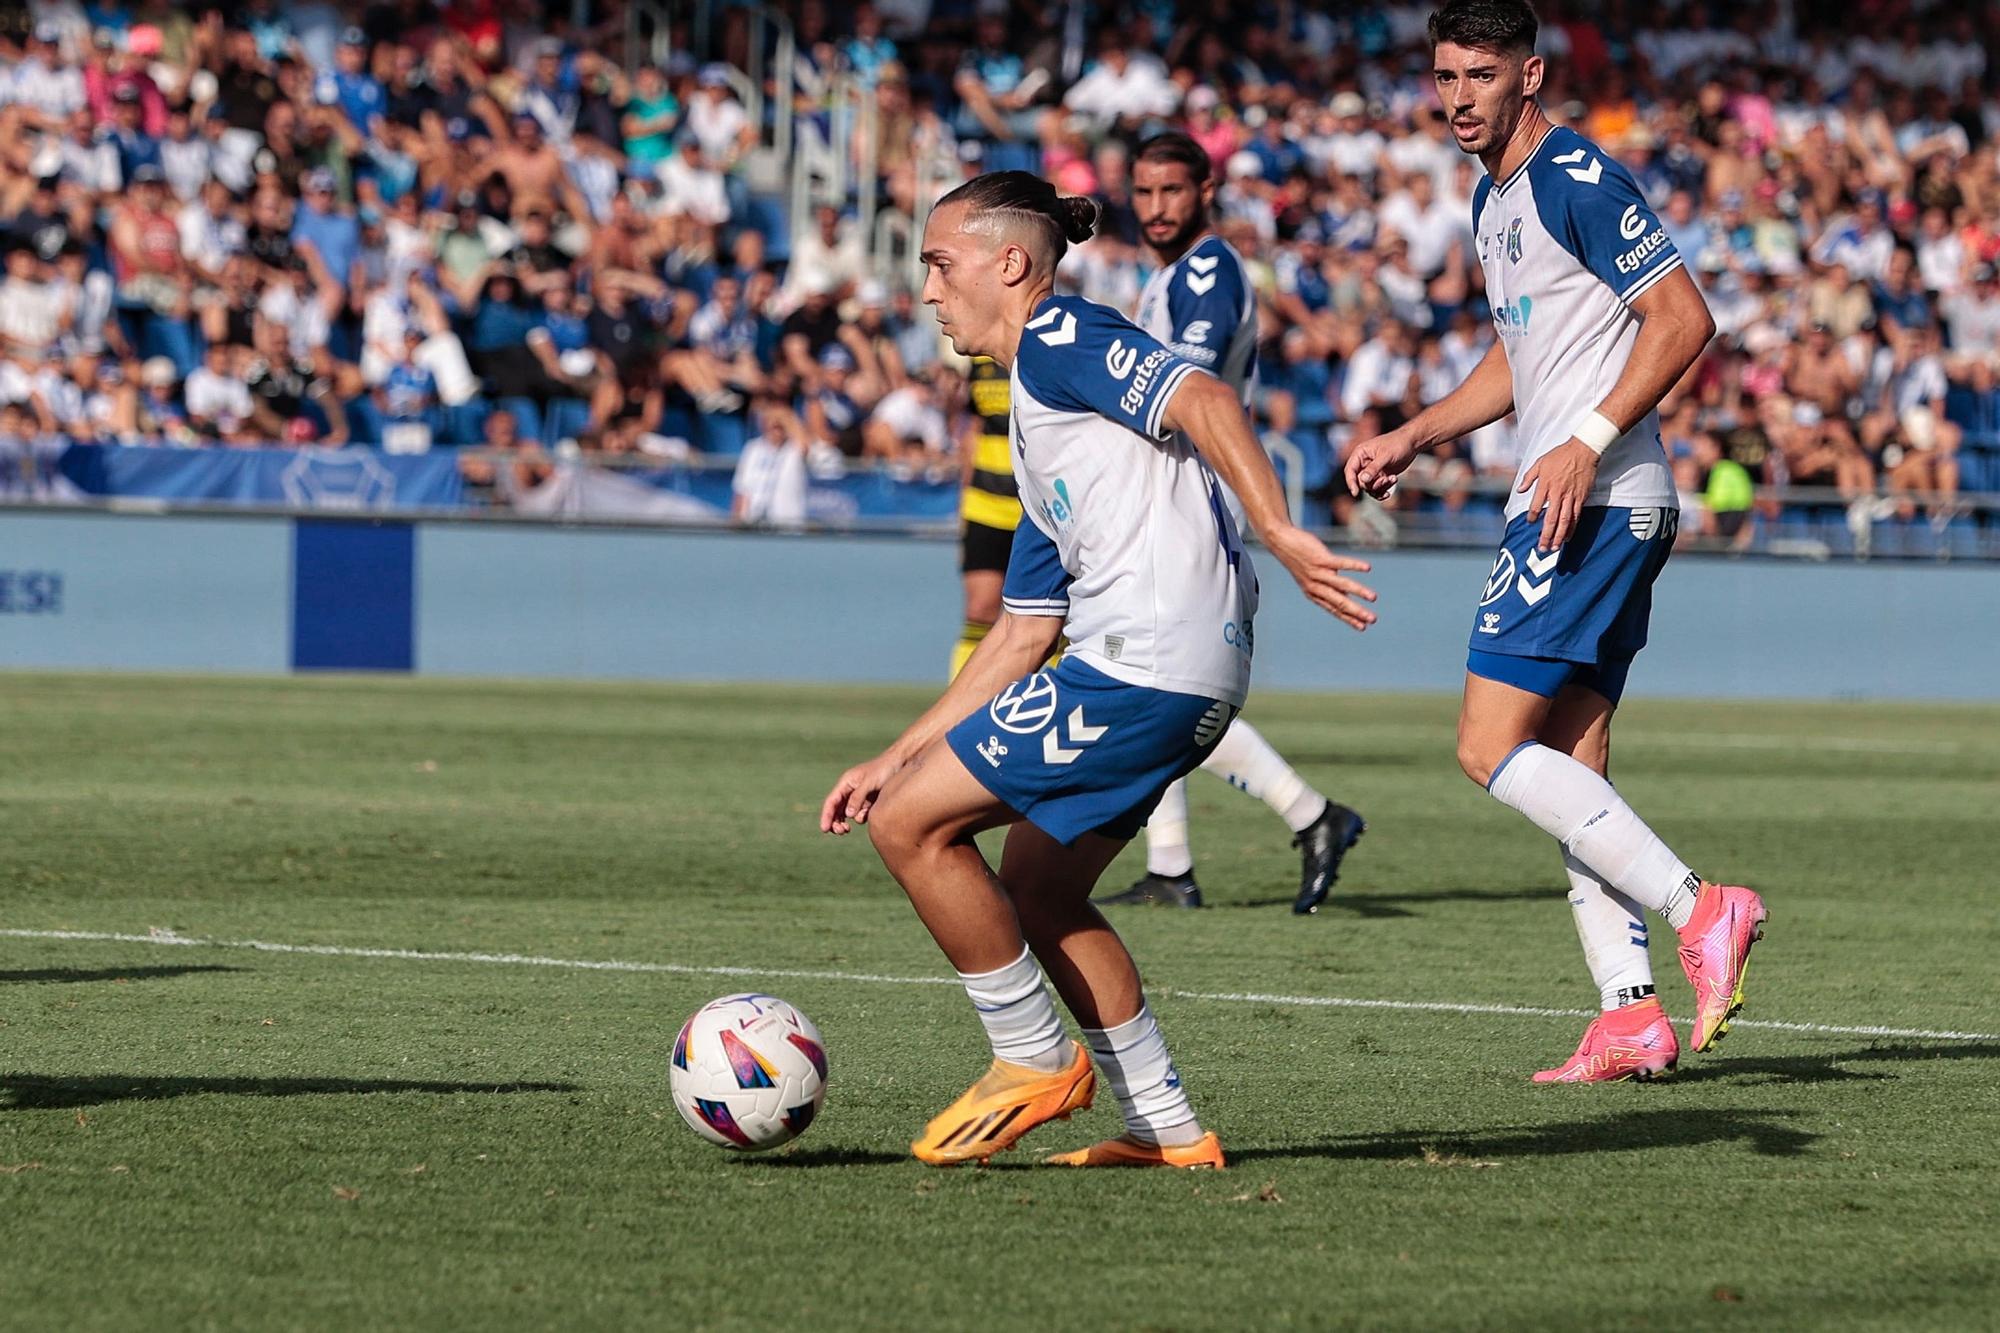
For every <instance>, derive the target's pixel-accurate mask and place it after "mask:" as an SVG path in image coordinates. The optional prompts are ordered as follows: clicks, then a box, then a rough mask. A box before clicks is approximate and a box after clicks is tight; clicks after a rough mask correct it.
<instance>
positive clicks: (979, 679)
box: [819, 611, 1063, 834]
mask: <svg viewBox="0 0 2000 1333" xmlns="http://www.w3.org/2000/svg"><path fill="white" fill-rule="evenodd" d="M1062 627H1063V622H1062V617H1061V616H1017V615H1015V614H1013V613H1012V612H1008V611H1003V612H1001V613H1000V619H999V620H998V621H996V622H995V623H994V626H993V628H992V629H991V630H990V631H988V632H987V635H986V637H985V638H984V639H982V640H980V642H979V647H978V648H977V649H975V650H974V651H973V654H972V656H971V657H970V658H968V659H966V663H965V667H964V669H963V670H961V671H960V672H959V673H958V675H957V676H956V677H954V678H953V680H952V682H951V684H950V685H948V686H947V687H945V692H944V693H943V694H942V695H940V696H938V701H937V702H936V703H934V704H932V705H931V706H930V707H929V708H927V709H925V710H924V713H923V715H922V716H921V717H919V718H918V719H917V720H916V721H915V722H912V723H911V724H910V725H909V727H908V728H907V729H906V730H905V731H904V732H903V734H902V735H900V736H898V737H897V738H896V739H895V741H894V742H893V743H892V744H891V745H890V746H889V748H888V749H886V750H884V751H882V753H881V754H879V755H877V756H875V758H873V759H870V760H869V761H868V762H867V763H864V764H856V765H855V766H854V767H853V768H850V769H848V770H847V771H846V772H845V773H842V774H841V775H840V780H839V781H838V782H836V783H834V784H833V790H832V791H830V792H828V793H827V797H826V800H825V801H824V802H822V803H821V805H820V812H819V827H820V831H821V832H822V833H834V834H840V833H847V832H849V831H851V829H852V828H853V826H854V825H855V824H865V823H867V822H868V811H869V809H870V808H871V807H873V805H874V804H875V797H876V796H877V795H878V794H879V793H880V792H881V790H882V788H883V786H884V785H885V784H887V783H888V781H889V779H890V778H892V777H894V776H895V775H896V773H897V771H898V770H900V769H901V768H902V767H903V766H904V765H906V764H908V763H909V762H910V761H911V760H912V759H914V758H916V757H917V756H918V755H920V754H922V753H923V752H924V751H925V750H926V749H928V748H929V747H930V746H931V745H932V744H933V743H934V742H936V741H937V740H938V739H939V738H940V737H942V736H943V735H944V734H945V732H947V731H949V730H950V729H951V727H952V724H953V723H955V722H957V721H959V720H960V719H961V718H964V717H965V716H967V715H968V714H970V713H971V712H972V710H973V709H975V708H977V707H979V705H980V704H982V703H984V702H985V701H986V700H988V699H990V698H992V697H993V696H994V695H996V694H998V693H999V692H1000V691H1001V690H1002V689H1003V688H1005V686H1006V685H1007V683H1008V682H1009V681H1012V680H1017V679H1019V678H1020V677H1022V676H1024V675H1026V674H1027V673H1029V672H1030V671H1033V670H1034V669H1035V668H1036V667H1038V666H1040V665H1041V664H1042V663H1043V662H1046V661H1048V660H1049V654H1050V653H1052V652H1054V651H1055V646H1056V640H1057V639H1059V638H1061V637H1062Z"/></svg>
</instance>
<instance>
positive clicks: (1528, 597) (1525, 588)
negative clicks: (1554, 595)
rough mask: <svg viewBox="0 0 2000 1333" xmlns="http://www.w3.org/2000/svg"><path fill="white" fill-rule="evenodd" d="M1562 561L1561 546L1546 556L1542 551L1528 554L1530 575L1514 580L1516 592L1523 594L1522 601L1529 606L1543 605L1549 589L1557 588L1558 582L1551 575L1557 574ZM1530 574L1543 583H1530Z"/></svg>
mask: <svg viewBox="0 0 2000 1333" xmlns="http://www.w3.org/2000/svg"><path fill="white" fill-rule="evenodd" d="M1560 559H1562V547H1560V546H1558V547H1557V548H1556V549H1555V550H1553V551H1549V552H1547V553H1546V554H1544V553H1543V552H1540V551H1530V552H1528V560H1527V565H1528V573H1527V574H1523V575H1521V577H1520V578H1518V579H1516V580H1514V591H1515V592H1518V593H1520V594H1521V600H1522V601H1524V602H1526V603H1527V604H1528V605H1529V606H1539V605H1541V602H1542V599H1543V598H1544V597H1547V596H1548V595H1549V589H1551V588H1553V587H1555V586H1556V581H1555V580H1554V579H1552V578H1550V577H1549V575H1550V574H1553V573H1554V572H1555V568H1556V562H1557V561H1558V560H1560ZM1529 574H1532V575H1534V576H1535V577H1536V578H1538V579H1540V580H1542V581H1541V582H1540V583H1531V582H1529V580H1528V575H1529Z"/></svg>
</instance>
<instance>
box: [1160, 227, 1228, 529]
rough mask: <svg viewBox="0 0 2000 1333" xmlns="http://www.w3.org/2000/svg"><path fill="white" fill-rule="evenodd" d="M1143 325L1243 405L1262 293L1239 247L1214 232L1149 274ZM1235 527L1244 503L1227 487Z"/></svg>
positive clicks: (1224, 489) (1225, 491)
mask: <svg viewBox="0 0 2000 1333" xmlns="http://www.w3.org/2000/svg"><path fill="white" fill-rule="evenodd" d="M1138 323H1139V327H1140V328H1142V329H1144V330H1145V331H1146V332H1148V333H1150V334H1152V335H1153V336H1154V337H1155V338H1158V339H1159V340H1160V341H1161V342H1162V343H1164V344H1166V347H1167V349H1168V350H1169V351H1171V352H1172V353H1174V355H1176V356H1181V357H1185V358H1187V359H1188V360H1189V361H1192V362H1194V363H1195V364H1196V365H1198V366H1200V367H1201V368H1202V369H1203V370H1206V371H1208V372H1209V373H1210V374H1211V375H1214V376H1215V377H1216V378H1217V379H1219V380H1221V381H1222V382H1223V383H1224V384H1227V385H1228V386H1229V387H1230V388H1232V389H1234V390H1236V394H1237V396H1238V397H1239V398H1241V399H1242V400H1243V406H1244V407H1246V408H1247V407H1249V406H1250V396H1251V394H1252V392H1253V391H1254V389H1255V386H1256V380H1257V293H1256V291H1255V290H1254V289H1253V288H1252V287H1251V286H1250V275H1249V274H1248V273H1247V272H1245V271H1244V268H1243V258H1242V256H1240V255H1238V254H1237V253H1236V248H1235V247H1234V246H1232V245H1230V244H1229V242H1227V241H1225V240H1223V239H1222V238H1221V237H1220V236H1217V235H1216V234H1215V233H1214V232H1209V233H1208V234H1207V235H1205V236H1203V237H1202V238H1201V239H1200V240H1199V241H1196V242H1195V243H1194V244H1193V245H1191V246H1189V247H1188V249H1187V253H1186V254H1184V255H1182V256H1181V257H1180V258H1179V259H1176V260H1175V261H1174V262H1173V263H1171V264H1168V265H1166V266H1165V267H1163V268H1161V269H1160V270H1158V271H1157V272H1155V273H1154V274H1153V276H1152V277H1150V278H1148V279H1146V285H1145V287H1144V288H1143V289H1142V290H1141V291H1140V293H1139V320H1138ZM1222 498H1223V502H1224V503H1225V504H1227V505H1228V506H1229V516H1230V517H1231V518H1233V519H1235V520H1236V530H1237V531H1238V532H1239V533H1240V532H1242V531H1243V528H1244V518H1243V502H1242V501H1241V500H1240V499H1238V498H1237V496H1236V493H1235V492H1234V491H1231V490H1230V489H1229V487H1228V486H1226V485H1225V486H1223V488H1222Z"/></svg>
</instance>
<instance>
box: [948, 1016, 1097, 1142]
mask: <svg viewBox="0 0 2000 1333" xmlns="http://www.w3.org/2000/svg"><path fill="white" fill-rule="evenodd" d="M1070 1047H1071V1049H1072V1050H1073V1051H1074V1052H1075V1054H1076V1058H1075V1059H1073V1060H1071V1061H1070V1063H1069V1067H1068V1068H1067V1069H1064V1070H1062V1071H1061V1072H1059V1073H1054V1074H1045V1073H1043V1072H1042V1071H1040V1070H1039V1069H1030V1068H1028V1067H1027V1066H1026V1065H1017V1064H1009V1063H1008V1062H1007V1061H1005V1060H995V1061H994V1062H993V1067H992V1068H991V1069H988V1070H987V1071H986V1074H985V1076H984V1077H982V1078H981V1079H980V1080H979V1081H978V1082H977V1083H975V1084H973V1085H972V1086H971V1087H969V1088H967V1089H966V1090H965V1094H964V1095H963V1096H961V1097H960V1098H959V1099H958V1100H957V1101H955V1102H953V1103H952V1104H951V1105H950V1106H948V1107H946V1108H945V1109H944V1111H943V1112H942V1113H941V1114H940V1115H939V1116H938V1117H937V1118H936V1119H934V1120H932V1121H931V1122H930V1124H928V1125H926V1126H924V1132H923V1134H922V1136H921V1137H919V1138H918V1139H917V1141H916V1142H915V1143H912V1144H911V1145H910V1151H911V1152H912V1153H914V1154H915V1155H916V1157H917V1160H918V1161H921V1162H929V1163H930V1164H931V1165H932V1166H956V1165H957V1164H958V1163H960V1162H983V1161H985V1160H986V1159H987V1158H989V1157H991V1156H992V1155H993V1154H994V1153H998V1152H1005V1151H1007V1149H1009V1148H1011V1147H1013V1146H1014V1144H1015V1143H1016V1142H1018V1141H1019V1140H1020V1138H1021V1136H1022V1135H1023V1134H1026V1133H1027V1132H1028V1131H1029V1130H1031V1129H1033V1128H1034V1127H1035V1126H1036V1125H1042V1124H1047V1123H1048V1122H1049V1121H1051V1120H1067V1119H1069V1117H1070V1112H1072V1111H1080V1110H1083V1109H1085V1108H1087V1107H1088V1106H1089V1105H1090V1100H1091V1098H1092V1097H1093V1096H1095V1095H1096V1092H1097V1073H1096V1071H1095V1070H1093V1069H1092V1068H1091V1067H1090V1053H1089V1052H1088V1051H1085V1050H1084V1049H1083V1047H1082V1046H1080V1045H1078V1044H1077V1043H1076V1042H1071V1043H1070Z"/></svg>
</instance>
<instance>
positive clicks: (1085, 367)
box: [1002, 296, 1257, 707]
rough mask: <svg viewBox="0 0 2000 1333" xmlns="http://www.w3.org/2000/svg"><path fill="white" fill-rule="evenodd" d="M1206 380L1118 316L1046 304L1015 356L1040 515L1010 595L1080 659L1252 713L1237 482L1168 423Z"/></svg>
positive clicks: (1119, 675) (1133, 681)
mask: <svg viewBox="0 0 2000 1333" xmlns="http://www.w3.org/2000/svg"><path fill="white" fill-rule="evenodd" d="M1199 373H1201V372H1200V371H1199V370H1198V369H1197V367H1196V366H1195V365H1194V363H1193V362H1190V361H1187V360H1184V359H1182V358H1181V357H1178V356H1175V355H1174V354H1173V353H1172V352H1170V351H1168V350H1167V348H1165V347H1163V346H1162V345H1161V344H1160V342H1159V341H1158V340H1157V339H1155V338H1153V337H1151V336H1150V335H1148V334H1147V333H1145V332H1144V331H1143V330H1141V329H1140V328H1139V327H1138V326H1136V325H1134V324H1133V323H1131V322H1130V321H1129V320H1127V319H1125V317H1124V316H1122V315H1120V314H1118V313H1117V312H1116V311H1114V310H1112V309H1110V308H1109V307H1106V306H1101V305H1097V304H1095V303H1093V302H1090V301H1086V300H1083V299H1082V298H1081V297H1075V296H1051V297H1049V298H1047V299H1045V300H1044V301H1043V302H1042V303H1041V304H1040V305H1039V306H1037V307H1036V308H1035V312H1034V314H1033V316H1032V318H1030V320H1029V321H1028V326H1027V328H1026V330H1024V331H1023V333H1022V335H1021V345H1020V348H1019V350H1018V351H1017V352H1016V353H1015V356H1014V368H1013V391H1014V411H1013V434H1014V440H1013V454H1014V478H1015V480H1016V481H1017V482H1018V483H1019V485H1020V490H1021V507H1022V511H1023V515H1024V521H1023V522H1022V524H1021V526H1020V527H1019V528H1017V529H1015V532H1014V548H1013V553H1012V556H1011V558H1010V559H1009V561H1008V564H1007V579H1006V584H1005V587H1004V588H1003V590H1002V599H1003V601H1004V604H1005V606H1006V608H1007V610H1008V611H1009V612H1010V613H1012V614H1015V615H1042V616H1054V615H1060V616H1063V617H1064V620H1065V632H1066V633H1067V635H1068V637H1069V648H1068V650H1067V651H1068V653H1069V654H1070V655H1071V656H1074V657H1076V658H1078V659H1080V660H1082V661H1084V662H1086V663H1088V664H1089V665H1090V666H1092V667H1095V668H1096V669H1097V670H1099V671H1101V672H1103V673H1104V674H1105V675H1107V676H1110V677H1112V678H1113V679H1114V680H1119V681H1123V682H1125V683H1126V684H1129V685H1141V686H1146V687H1149V688H1152V689H1159V690H1170V691H1173V692H1175V693H1181V694H1199V695H1204V696H1207V697H1209V698H1213V699H1220V700H1222V701H1224V702H1225V703H1228V704H1231V705H1233V706H1237V707H1240V706H1241V705H1242V703H1243V700H1244V697H1245V695H1246V694H1247V693H1248V692H1249V687H1250V642H1251V630H1250V622H1251V617H1252V616H1254V615H1255V613H1256V610H1257V576H1256V573H1255V571H1254V569H1253V568H1252V566H1251V563H1250V557H1249V555H1248V553H1246V552H1245V551H1244V550H1243V544H1242V542H1241V540H1240V539H1239V538H1238V536H1237V530H1236V524H1235V521H1234V520H1233V519H1231V518H1230V517H1229V514H1228V511H1227V508H1226V506H1225V505H1224V504H1223V502H1222V498H1221V491H1222V487H1221V483H1220V482H1219V481H1217V480H1216V477H1215V474H1214V473H1213V472H1211V471H1210V470H1209V467H1208V464H1207V463H1205V462H1203V461H1202V459H1201V457H1200V455H1199V454H1197V453H1196V452H1195V450H1194V448H1193V447H1192V446H1191V445H1189V444H1188V443H1187V442H1186V441H1185V440H1182V439H1179V438H1177V437H1175V436H1174V435H1173V433H1172V432H1170V431H1168V430H1167V429H1166V427H1165V426H1164V425H1163V424H1162V420H1161V418H1162V417H1163V416H1164V415H1165V413H1166V406H1167V401H1168V399H1170V398H1171V397H1173V394H1174V391H1175V390H1176V389H1178V388H1179V387H1180V384H1181V381H1182V380H1184V379H1185V378H1186V377H1187V376H1189V375H1194V374H1199Z"/></svg>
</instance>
